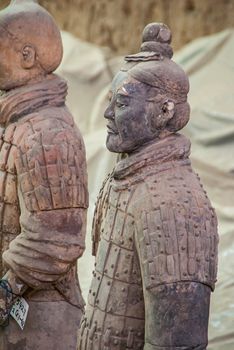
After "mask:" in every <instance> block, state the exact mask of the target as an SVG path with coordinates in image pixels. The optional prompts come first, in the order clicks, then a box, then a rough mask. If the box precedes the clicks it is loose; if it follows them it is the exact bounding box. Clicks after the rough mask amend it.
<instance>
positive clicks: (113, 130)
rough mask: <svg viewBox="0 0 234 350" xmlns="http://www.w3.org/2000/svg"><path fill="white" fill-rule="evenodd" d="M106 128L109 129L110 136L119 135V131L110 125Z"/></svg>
mask: <svg viewBox="0 0 234 350" xmlns="http://www.w3.org/2000/svg"><path fill="white" fill-rule="evenodd" d="M106 127H107V132H108V134H113V135H117V134H118V131H117V130H116V129H115V128H114V127H113V126H110V125H109V124H107V126H106Z"/></svg>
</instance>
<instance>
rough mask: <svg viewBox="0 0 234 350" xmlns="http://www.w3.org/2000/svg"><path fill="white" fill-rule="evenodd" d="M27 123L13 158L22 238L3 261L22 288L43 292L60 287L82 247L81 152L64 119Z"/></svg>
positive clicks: (83, 195)
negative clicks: (58, 285) (57, 284)
mask: <svg viewBox="0 0 234 350" xmlns="http://www.w3.org/2000/svg"><path fill="white" fill-rule="evenodd" d="M28 124H29V127H28V131H27V132H26V133H24V135H23V137H22V139H21V141H20V143H19V145H17V153H16V157H15V158H16V159H15V166H16V171H17V175H18V177H17V181H18V183H17V186H18V195H19V203H20V210H21V214H20V224H21V233H20V234H19V235H18V236H17V238H16V239H14V240H13V241H12V242H11V244H10V247H9V250H7V251H6V252H5V253H4V255H3V259H4V262H5V264H6V265H7V267H8V268H10V269H11V270H12V271H13V272H14V273H15V274H16V275H17V276H18V277H19V278H20V279H21V280H22V281H23V282H24V283H25V284H27V285H28V286H30V287H31V288H36V289H43V288H45V287H46V286H48V284H56V283H57V282H59V281H60V279H61V278H63V277H64V276H65V275H66V274H67V273H68V272H69V271H70V270H71V268H72V267H73V266H74V265H76V261H77V259H78V258H79V257H80V256H81V255H82V253H83V251H84V248H85V227H86V209H87V206H88V193H87V173H86V161H85V149H84V145H83V141H82V138H81V135H80V133H79V131H78V129H77V128H76V127H75V126H74V125H69V124H67V123H65V122H64V121H63V120H62V121H61V120H59V119H58V118H57V119H56V118H54V119H48V118H44V119H43V118H41V119H39V121H38V119H37V118H35V121H34V120H30V123H28ZM24 129H25V126H24Z"/></svg>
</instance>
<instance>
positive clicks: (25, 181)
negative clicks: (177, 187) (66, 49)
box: [0, 0, 88, 350]
mask: <svg viewBox="0 0 234 350" xmlns="http://www.w3.org/2000/svg"><path fill="white" fill-rule="evenodd" d="M61 59H62V42H61V36H60V32H59V29H58V27H57V25H56V24H55V22H54V20H53V18H52V17H51V16H50V15H49V13H47V12H46V11H45V10H44V9H43V8H41V7H40V6H39V5H38V4H37V1H32V0H31V1H30V0H21V1H20V0H14V1H12V2H11V4H10V5H9V6H8V7H7V8H6V9H4V10H3V11H1V12H0V90H1V91H2V93H1V96H0V126H1V127H0V218H1V220H0V225H1V226H0V237H1V239H0V247H1V251H2V254H1V260H0V271H1V276H2V280H1V281H0V325H1V327H0V349H2V350H54V349H56V350H65V349H66V350H74V349H76V344H77V329H78V326H79V323H80V319H81V315H82V309H83V307H84V303H83V299H82V296H81V292H80V287H79V283H78V278H77V267H76V266H77V258H79V257H80V256H81V255H82V253H83V251H84V245H85V226H86V210H87V206H88V203H87V202H88V194H87V174H86V161H85V150H84V144H83V140H82V137H81V134H80V132H79V130H78V129H77V127H76V126H75V125H74V121H73V118H72V116H71V114H70V112H69V111H68V109H67V107H66V105H65V99H66V95H67V84H66V82H65V81H64V80H63V79H61V78H60V77H58V76H57V75H55V74H53V72H54V71H55V69H56V68H57V67H58V66H59V64H60V62H61ZM18 296H23V298H24V299H25V300H26V302H27V303H28V304H29V311H28V317H27V320H26V323H25V327H24V330H23V331H22V330H21V329H20V328H19V326H18V324H17V323H16V321H15V320H14V319H13V318H11V317H10V316H9V312H10V309H11V306H12V305H13V303H14V302H15V300H16V298H18Z"/></svg>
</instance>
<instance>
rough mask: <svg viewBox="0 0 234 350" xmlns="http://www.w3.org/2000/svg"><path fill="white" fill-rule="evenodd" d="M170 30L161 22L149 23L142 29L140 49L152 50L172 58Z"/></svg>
mask: <svg viewBox="0 0 234 350" xmlns="http://www.w3.org/2000/svg"><path fill="white" fill-rule="evenodd" d="M170 43H171V31H170V29H169V28H168V27H167V26H166V25H165V24H163V23H150V24H148V25H147V26H146V27H145V29H144V30H143V35H142V45H141V51H153V52H156V53H158V54H160V55H162V56H163V57H167V58H172V56H173V50H172V48H171V46H170Z"/></svg>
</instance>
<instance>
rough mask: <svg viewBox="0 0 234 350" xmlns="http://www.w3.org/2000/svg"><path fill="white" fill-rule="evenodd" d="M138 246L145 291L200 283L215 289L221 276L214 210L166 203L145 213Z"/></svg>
mask: <svg viewBox="0 0 234 350" xmlns="http://www.w3.org/2000/svg"><path fill="white" fill-rule="evenodd" d="M136 221H138V224H137V227H136V231H137V235H136V237H137V238H136V240H137V241H136V245H137V247H138V252H139V258H140V262H141V265H142V278H143V280H144V284H145V287H146V288H147V289H152V288H154V287H157V286H158V285H160V284H166V283H173V282H179V281H197V282H201V283H204V284H206V285H209V286H210V287H211V288H212V289H214V284H215V281H216V274H217V245H218V235H217V221H216V216H215V214H214V212H213V210H212V209H210V208H206V209H202V208H199V207H190V208H189V210H187V211H186V210H183V209H181V208H180V207H177V206H176V204H175V205H173V203H171V204H168V203H165V202H162V203H161V205H160V206H159V207H158V208H155V209H154V210H151V211H143V212H142V214H141V217H139V218H138V220H136Z"/></svg>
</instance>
